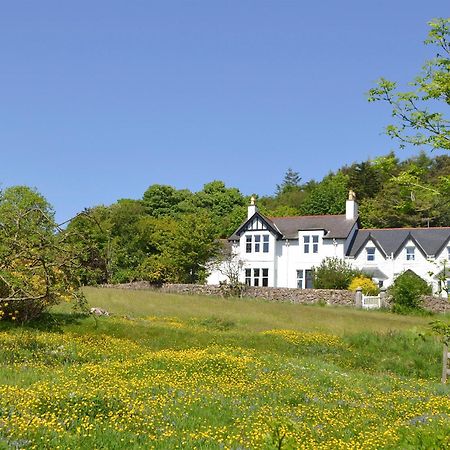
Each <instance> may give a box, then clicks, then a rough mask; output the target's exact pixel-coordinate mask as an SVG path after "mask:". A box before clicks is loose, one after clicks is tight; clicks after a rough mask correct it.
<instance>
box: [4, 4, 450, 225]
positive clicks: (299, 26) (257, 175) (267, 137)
mask: <svg viewBox="0 0 450 450" xmlns="http://www.w3.org/2000/svg"><path fill="white" fill-rule="evenodd" d="M449 11H450V8H449V5H448V0H446V1H433V0H429V1H428V2H424V1H417V0H397V1H385V0H383V1H376V0H373V1H371V2H364V1H361V0H359V1H356V0H351V1H350V0H341V1H331V0H328V1H322V2H303V1H275V0H274V1H261V0H259V1H257V0H255V1H245V0H235V1H218V0H215V1H211V0H208V1H181V0H179V1H170V0H164V1H162V0H161V1H159V2H156V1H148V0H147V1H136V0H135V1H132V0H130V1H120V2H119V1H112V0H109V1H95V0H91V1H80V0H79V1H77V2H61V1H56V0H55V1H46V0H41V1H39V2H37V1H35V0H31V1H15V2H1V3H0V58H1V59H0V152H1V156H2V158H1V163H0V183H1V186H2V187H7V186H11V185H14V184H26V185H29V186H34V187H36V188H37V189H38V190H39V191H40V192H41V193H43V194H44V195H45V196H46V197H47V199H48V200H49V201H50V202H51V203H52V204H53V205H54V207H55V209H56V211H57V216H58V218H60V219H61V220H63V219H65V218H68V217H70V216H72V215H74V214H75V213H76V212H78V211H80V210H82V209H83V208H85V207H89V206H93V205H96V204H110V203H112V202H114V201H116V200H117V199H119V198H140V197H141V196H142V194H143V192H144V191H145V189H146V188H147V187H148V186H149V185H151V184H154V183H161V184H170V185H173V186H175V187H177V188H189V189H191V190H199V189H201V187H202V185H203V184H204V183H206V182H208V181H211V180H214V179H220V180H223V181H225V182H226V183H227V184H228V185H230V186H235V187H238V188H239V189H240V190H241V191H242V192H243V193H244V194H251V193H253V192H256V193H258V194H260V195H264V194H271V193H273V191H274V189H275V186H276V184H277V183H279V182H280V181H281V179H282V177H283V175H284V173H285V171H286V169H287V168H288V167H292V168H293V169H294V170H296V171H298V172H300V175H301V176H302V178H303V180H304V181H306V180H309V179H311V178H315V179H320V178H321V177H322V176H323V175H325V174H326V173H327V172H328V171H330V170H335V169H337V168H338V167H340V166H341V165H343V164H346V163H347V164H350V163H352V162H354V161H360V160H365V159H367V158H369V157H374V156H377V155H381V154H385V153H387V152H388V151H390V150H392V149H396V144H395V142H393V141H391V140H389V139H388V138H387V137H386V136H385V135H383V134H382V129H383V127H384V125H386V124H387V123H388V122H389V119H390V116H389V114H390V113H389V110H388V108H387V107H386V106H384V105H382V104H369V103H368V102H367V100H366V97H365V93H366V92H367V91H368V89H370V87H372V86H373V85H374V81H375V80H376V79H377V78H378V77H379V76H381V75H383V76H386V77H388V78H392V79H394V80H398V81H400V82H402V83H406V82H407V81H409V80H411V79H412V78H413V77H414V75H415V74H416V73H417V72H418V69H419V67H420V66H421V64H422V63H423V62H424V60H425V59H426V58H427V57H430V56H431V54H432V48H427V47H426V46H424V45H423V44H422V43H423V40H424V39H425V37H426V33H427V31H428V27H427V21H429V20H430V19H432V18H434V17H446V16H448V15H449ZM400 152H401V153H400ZM399 154H400V155H404V156H405V157H406V156H408V155H409V154H411V152H410V153H408V152H407V151H405V150H404V151H399Z"/></svg>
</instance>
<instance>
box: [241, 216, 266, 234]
mask: <svg viewBox="0 0 450 450" xmlns="http://www.w3.org/2000/svg"><path fill="white" fill-rule="evenodd" d="M260 230H267V225H266V224H265V223H264V222H263V221H262V219H261V217H259V216H256V217H253V220H250V221H248V222H247V225H246V226H245V230H244V231H260Z"/></svg>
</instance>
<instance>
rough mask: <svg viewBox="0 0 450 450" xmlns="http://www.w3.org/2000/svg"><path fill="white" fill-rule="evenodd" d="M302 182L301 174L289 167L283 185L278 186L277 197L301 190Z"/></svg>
mask: <svg viewBox="0 0 450 450" xmlns="http://www.w3.org/2000/svg"><path fill="white" fill-rule="evenodd" d="M300 181H301V177H300V174H299V173H298V172H295V171H294V170H292V169H291V168H290V167H289V169H288V170H287V171H286V173H285V175H284V178H283V181H282V182H281V184H277V190H276V195H277V196H279V195H282V194H286V193H288V192H290V191H295V190H298V189H300Z"/></svg>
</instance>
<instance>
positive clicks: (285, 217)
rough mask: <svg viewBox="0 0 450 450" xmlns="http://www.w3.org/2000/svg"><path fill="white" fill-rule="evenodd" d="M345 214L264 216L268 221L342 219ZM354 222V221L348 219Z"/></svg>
mask: <svg viewBox="0 0 450 450" xmlns="http://www.w3.org/2000/svg"><path fill="white" fill-rule="evenodd" d="M344 216H345V214H310V215H305V216H266V217H267V218H268V219H271V220H273V219H301V218H303V217H344ZM349 220H354V219H349Z"/></svg>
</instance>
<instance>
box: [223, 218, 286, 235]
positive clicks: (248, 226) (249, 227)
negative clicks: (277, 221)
mask: <svg viewBox="0 0 450 450" xmlns="http://www.w3.org/2000/svg"><path fill="white" fill-rule="evenodd" d="M246 231H270V232H271V233H272V234H274V235H275V236H277V238H281V237H282V234H281V233H280V231H279V230H278V228H277V227H276V225H274V224H273V223H271V221H270V220H268V219H266V218H265V217H264V216H263V215H261V214H260V213H259V212H256V213H255V214H254V215H253V216H252V217H250V219H248V220H247V221H246V222H244V223H243V224H242V225H241V226H240V227H239V228H238V229H237V230H236V232H235V233H234V234H233V235H232V236H230V238H229V240H230V241H233V240H239V237H240V236H241V235H242V234H243V233H245V232H246Z"/></svg>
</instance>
